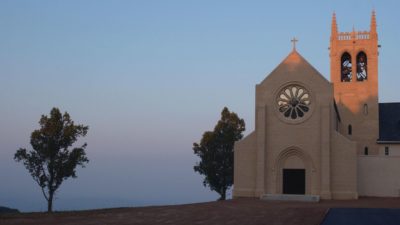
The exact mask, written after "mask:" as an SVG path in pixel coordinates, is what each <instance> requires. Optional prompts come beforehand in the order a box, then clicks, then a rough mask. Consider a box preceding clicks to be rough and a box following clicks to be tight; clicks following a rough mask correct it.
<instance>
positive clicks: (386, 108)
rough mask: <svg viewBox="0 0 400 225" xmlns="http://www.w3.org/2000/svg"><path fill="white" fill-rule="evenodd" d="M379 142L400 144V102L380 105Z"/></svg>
mask: <svg viewBox="0 0 400 225" xmlns="http://www.w3.org/2000/svg"><path fill="white" fill-rule="evenodd" d="M378 142H399V143H400V102H395V103H379V139H378Z"/></svg>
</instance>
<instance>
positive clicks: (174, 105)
mask: <svg viewBox="0 0 400 225" xmlns="http://www.w3.org/2000/svg"><path fill="white" fill-rule="evenodd" d="M373 8H375V10H376V12H377V21H378V34H379V39H380V41H379V42H380V44H381V45H382V48H381V49H380V55H379V56H380V58H379V60H380V62H379V66H380V67H379V76H380V80H379V82H380V83H379V87H380V91H379V99H380V101H381V102H388V101H400V96H399V95H398V94H397V93H398V92H397V91H396V90H397V89H398V84H399V83H400V73H399V72H398V64H399V62H398V57H397V55H398V53H399V52H400V45H399V40H400V29H399V24H398V21H400V14H399V12H398V10H399V9H400V3H399V2H398V1H396V0H386V1H377V0H374V1H372V0H358V1H355V0H353V1H351V0H346V1H345V0H340V1H337V0H336V1H334V0H329V1H311V0H306V1H294V0H293V1H288V0H282V1H99V0H92V1H54V0H52V1H18V0H2V1H0V29H1V33H0V34H1V35H0V205H6V206H10V207H16V208H19V209H21V210H25V211H32V210H33V211H37V210H45V209H46V205H45V201H44V199H43V197H42V195H41V192H40V190H39V188H38V187H37V185H36V184H35V183H34V181H33V180H32V179H31V177H30V176H29V174H28V172H27V171H26V170H25V169H24V168H23V166H22V164H18V163H16V162H14V161H13V154H14V153H15V151H16V150H17V149H18V148H19V147H25V148H30V146H29V136H30V133H31V132H32V131H33V130H34V129H36V128H38V123H37V122H38V120H39V118H40V115H41V114H48V113H49V111H50V109H51V108H52V107H53V106H56V107H59V108H60V109H61V110H62V111H68V112H69V113H70V114H71V116H72V119H74V120H75V121H76V122H77V123H83V124H86V125H89V126H90V129H89V134H88V136H87V137H86V138H84V139H82V141H85V142H87V143H88V148H87V153H88V157H89V159H90V160H91V161H90V163H89V164H88V166H87V168H85V169H82V170H79V172H78V179H75V180H68V181H66V182H65V183H64V184H63V185H62V187H61V189H60V191H59V193H58V195H57V200H56V202H55V209H58V210H65V209H82V208H101V207H111V206H131V205H149V204H174V203H188V202H200V201H210V200H215V199H216V198H217V195H216V194H214V193H212V192H210V191H208V189H206V188H204V187H203V186H202V177H201V176H199V175H198V174H195V173H194V172H193V169H192V167H193V165H194V164H195V162H196V160H197V158H196V157H195V156H194V155H193V151H192V143H193V142H197V141H199V140H200V138H201V135H202V133H203V132H204V131H206V130H210V129H212V128H213V127H214V125H215V123H216V121H217V120H218V118H219V116H220V111H221V110H222V108H223V107H224V106H228V107H229V108H230V109H231V110H232V111H234V112H236V113H238V114H239V116H240V117H242V118H244V119H245V121H246V124H247V130H246V134H247V133H249V132H250V131H252V130H253V127H254V124H253V123H254V88H255V84H257V83H259V82H260V81H261V80H263V79H264V78H265V76H266V75H267V74H268V73H269V72H271V71H272V70H273V69H274V68H275V67H276V66H277V65H278V64H279V63H280V62H281V60H282V59H283V58H284V57H285V56H286V55H287V54H288V53H289V52H290V50H291V43H290V39H291V38H292V37H293V36H296V37H297V38H298V39H299V40H300V41H299V42H298V45H297V46H298V47H297V49H298V51H299V52H300V53H301V54H302V55H303V56H304V57H305V58H306V59H307V60H308V61H309V62H310V63H311V64H312V65H313V66H314V67H315V68H317V69H318V70H319V71H320V72H321V73H322V74H323V75H324V76H325V77H327V78H329V54H328V46H329V37H330V25H331V17H332V13H333V11H336V14H337V20H338V26H339V29H340V30H341V31H351V29H352V27H353V25H354V27H355V28H356V29H357V30H367V29H369V23H370V16H371V11H372V9H373Z"/></svg>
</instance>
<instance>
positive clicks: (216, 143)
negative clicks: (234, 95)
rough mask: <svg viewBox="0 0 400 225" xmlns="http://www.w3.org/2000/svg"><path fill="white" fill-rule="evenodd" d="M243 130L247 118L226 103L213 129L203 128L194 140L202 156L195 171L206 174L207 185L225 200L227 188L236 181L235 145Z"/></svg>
mask: <svg viewBox="0 0 400 225" xmlns="http://www.w3.org/2000/svg"><path fill="white" fill-rule="evenodd" d="M244 130H245V123H244V120H243V119H240V118H239V117H238V116H237V115H236V113H234V112H229V109H228V108H227V107H225V108H224V109H223V110H222V112H221V119H220V120H219V121H218V123H217V125H216V126H215V127H214V130H213V131H206V132H204V134H203V137H202V139H201V141H200V144H198V143H194V144H193V151H194V153H195V154H196V155H197V156H199V157H200V159H201V161H200V162H198V163H197V164H196V165H195V166H194V171H196V172H198V173H200V174H202V175H205V178H204V181H203V184H204V186H209V187H210V189H211V190H212V191H216V192H217V193H218V194H220V196H221V197H220V200H225V198H226V190H227V189H228V188H229V187H231V186H232V184H233V147H234V144H235V142H236V141H238V140H240V139H242V137H243V134H242V132H243V131H244Z"/></svg>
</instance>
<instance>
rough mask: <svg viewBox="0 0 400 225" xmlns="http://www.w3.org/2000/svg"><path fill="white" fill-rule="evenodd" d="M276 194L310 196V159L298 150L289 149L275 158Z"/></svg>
mask: <svg viewBox="0 0 400 225" xmlns="http://www.w3.org/2000/svg"><path fill="white" fill-rule="evenodd" d="M275 169H276V171H277V173H276V184H277V185H276V188H277V189H276V193H278V194H297V195H305V194H311V187H310V186H311V179H312V177H311V172H312V170H313V164H312V160H311V158H310V157H309V156H308V155H307V154H306V153H304V151H302V150H300V149H299V148H295V147H291V148H289V149H286V150H284V151H282V152H281V153H280V154H279V156H278V157H277V161H276V166H275Z"/></svg>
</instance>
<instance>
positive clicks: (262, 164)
mask: <svg viewBox="0 0 400 225" xmlns="http://www.w3.org/2000/svg"><path fill="white" fill-rule="evenodd" d="M292 41H293V42H294V47H293V51H292V52H291V53H290V54H289V55H288V56H287V57H286V58H285V59H284V60H283V61H282V62H281V63H280V64H279V65H278V66H277V67H276V68H275V69H274V70H273V71H272V72H271V73H270V74H269V75H268V76H267V77H266V78H265V79H264V80H263V81H262V82H261V83H259V84H257V85H256V90H255V91H256V99H255V130H254V131H253V132H251V133H250V134H249V135H248V136H246V137H245V138H243V139H242V140H240V141H239V142H236V143H235V148H234V188H233V197H234V198H237V197H259V198H265V199H293V200H296V198H297V197H298V198H299V199H310V200H316V201H318V200H319V199H357V198H358V197H359V196H392V197H393V196H400V103H379V102H378V56H379V47H380V46H379V44H378V34H377V25H376V17H375V12H374V11H373V12H372V16H371V24H370V30H369V31H356V30H354V29H353V31H351V32H339V31H338V26H337V23H336V15H335V14H333V18H332V27H331V39H330V48H329V49H330V54H329V57H330V73H331V74H330V81H328V80H327V79H325V78H324V76H322V75H321V74H320V73H319V72H318V71H317V70H316V69H315V68H314V67H313V66H312V65H311V64H310V63H309V62H307V60H306V59H304V58H303V57H302V56H301V55H300V53H299V52H297V51H296V48H295V41H296V40H295V39H294V40H292Z"/></svg>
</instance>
